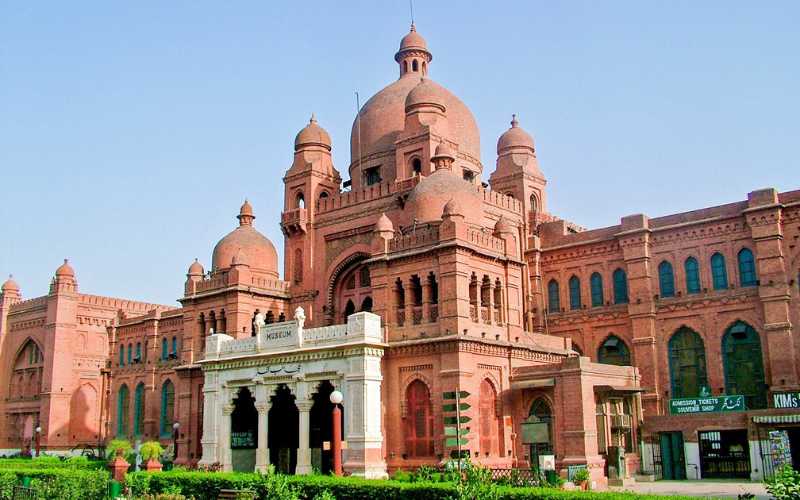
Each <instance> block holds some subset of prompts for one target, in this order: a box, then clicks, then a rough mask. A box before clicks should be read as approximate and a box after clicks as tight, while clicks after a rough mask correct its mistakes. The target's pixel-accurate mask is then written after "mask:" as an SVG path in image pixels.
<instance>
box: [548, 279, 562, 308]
mask: <svg viewBox="0 0 800 500" xmlns="http://www.w3.org/2000/svg"><path fill="white" fill-rule="evenodd" d="M547 311H548V312H550V313H557V312H559V311H561V299H560V298H559V296H558V281H556V280H554V279H553V280H550V283H548V284H547Z"/></svg>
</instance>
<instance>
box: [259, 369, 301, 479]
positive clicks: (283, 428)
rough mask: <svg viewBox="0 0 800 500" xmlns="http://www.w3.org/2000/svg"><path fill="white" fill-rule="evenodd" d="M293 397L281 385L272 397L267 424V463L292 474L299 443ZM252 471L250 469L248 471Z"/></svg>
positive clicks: (297, 421) (297, 414)
mask: <svg viewBox="0 0 800 500" xmlns="http://www.w3.org/2000/svg"><path fill="white" fill-rule="evenodd" d="M294 400H295V396H294V394H292V391H291V390H290V389H289V387H287V386H286V385H285V384H281V385H279V386H278V388H277V389H276V390H275V393H274V394H273V395H272V398H271V401H272V406H271V408H270V410H269V416H268V417H267V418H268V419H269V422H268V423H267V429H268V432H267V446H268V447H269V463H271V464H273V465H274V466H275V469H276V470H277V471H278V472H282V473H284V474H294V469H295V467H296V466H297V448H298V446H299V443H300V435H299V432H298V425H299V421H300V412H298V410H297V406H296V405H295V404H294ZM250 470H251V471H252V469H250Z"/></svg>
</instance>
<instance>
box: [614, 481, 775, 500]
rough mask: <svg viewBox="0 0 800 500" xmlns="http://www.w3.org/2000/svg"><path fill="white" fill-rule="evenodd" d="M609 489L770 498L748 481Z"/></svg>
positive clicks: (673, 483) (650, 485)
mask: <svg viewBox="0 0 800 500" xmlns="http://www.w3.org/2000/svg"><path fill="white" fill-rule="evenodd" d="M611 489H612V490H614V491H625V490H627V491H633V492H635V493H653V494H656V495H692V496H698V497H717V498H736V497H738V496H739V495H741V494H743V493H752V494H754V495H755V496H756V498H758V499H759V500H768V499H769V498H772V497H770V495H769V494H768V493H767V490H766V489H765V488H764V485H763V484H761V483H753V482H750V481H712V480H704V481H655V482H652V483H643V482H639V483H636V484H635V485H633V486H632V487H628V488H611Z"/></svg>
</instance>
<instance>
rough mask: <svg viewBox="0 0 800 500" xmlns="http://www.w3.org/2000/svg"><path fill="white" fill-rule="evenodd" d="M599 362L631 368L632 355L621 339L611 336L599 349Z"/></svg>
mask: <svg viewBox="0 0 800 500" xmlns="http://www.w3.org/2000/svg"><path fill="white" fill-rule="evenodd" d="M597 361H598V362H599V363H605V364H607V365H617V366H631V353H630V351H629V350H628V346H627V345H626V344H625V342H624V341H623V340H622V339H621V338H619V337H617V336H616V335H614V334H611V335H609V336H608V337H606V339H605V340H604V341H603V343H602V344H600V348H599V349H597Z"/></svg>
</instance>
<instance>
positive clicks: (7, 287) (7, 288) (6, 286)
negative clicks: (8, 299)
mask: <svg viewBox="0 0 800 500" xmlns="http://www.w3.org/2000/svg"><path fill="white" fill-rule="evenodd" d="M0 291H2V292H3V293H6V292H19V285H18V284H17V282H16V281H14V276H11V275H9V276H8V279H7V280H6V281H5V283H3V287H2V288H0Z"/></svg>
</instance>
